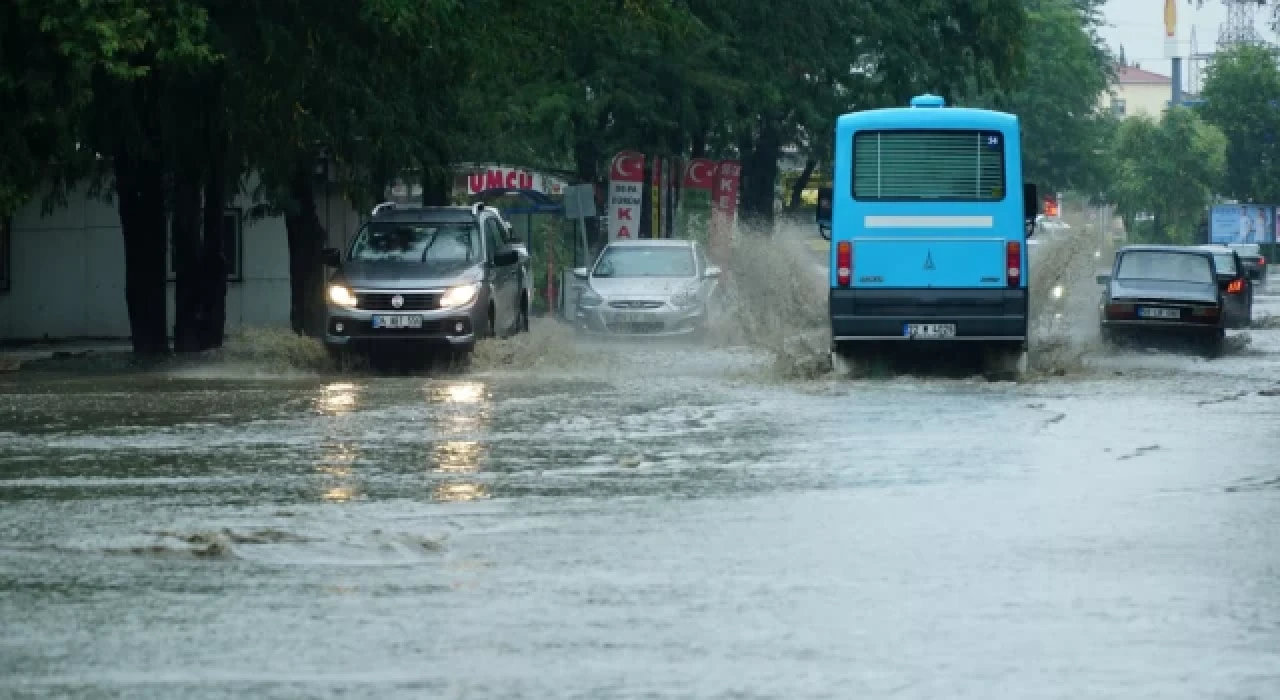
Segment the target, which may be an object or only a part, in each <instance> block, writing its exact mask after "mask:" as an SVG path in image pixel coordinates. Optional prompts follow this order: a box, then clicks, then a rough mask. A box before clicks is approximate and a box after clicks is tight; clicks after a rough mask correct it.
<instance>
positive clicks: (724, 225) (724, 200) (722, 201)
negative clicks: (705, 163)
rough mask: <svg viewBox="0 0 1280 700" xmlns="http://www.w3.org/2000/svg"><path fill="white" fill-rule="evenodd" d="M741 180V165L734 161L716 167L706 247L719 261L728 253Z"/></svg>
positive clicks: (727, 161)
mask: <svg viewBox="0 0 1280 700" xmlns="http://www.w3.org/2000/svg"><path fill="white" fill-rule="evenodd" d="M741 180H742V164H741V163H739V162H738V161H736V160H725V161H721V162H720V164H719V165H718V166H716V177H715V189H714V190H712V192H711V231H710V233H711V236H710V240H708V241H707V245H708V247H709V248H710V249H711V251H712V252H713V254H714V255H716V256H717V257H719V258H720V259H721V260H723V259H725V257H726V256H727V255H728V251H729V234H730V232H731V231H732V229H733V220H734V218H735V216H736V215H737V213H738V185H739V183H740V182H741Z"/></svg>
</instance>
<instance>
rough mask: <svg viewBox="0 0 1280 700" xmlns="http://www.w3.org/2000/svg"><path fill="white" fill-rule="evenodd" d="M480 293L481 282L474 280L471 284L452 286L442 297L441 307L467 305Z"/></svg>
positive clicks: (451, 307) (449, 307)
mask: <svg viewBox="0 0 1280 700" xmlns="http://www.w3.org/2000/svg"><path fill="white" fill-rule="evenodd" d="M479 293H480V283H479V282H473V283H471V284H460V285H458V286H456V287H450V288H449V289H448V290H447V291H445V293H444V295H443V296H441V297H440V308H443V309H455V308H457V307H459V306H466V305H467V304H470V303H471V302H472V301H474V300H475V298H476V295H478V294H479Z"/></svg>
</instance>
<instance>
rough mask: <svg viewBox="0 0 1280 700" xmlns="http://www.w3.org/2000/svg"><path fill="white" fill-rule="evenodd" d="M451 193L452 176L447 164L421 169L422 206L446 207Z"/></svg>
mask: <svg viewBox="0 0 1280 700" xmlns="http://www.w3.org/2000/svg"><path fill="white" fill-rule="evenodd" d="M452 195H453V176H452V172H451V171H450V170H449V168H448V166H445V165H439V166H434V167H429V168H427V167H424V168H423V169H422V206H424V207H447V206H449V200H450V199H451V198H452Z"/></svg>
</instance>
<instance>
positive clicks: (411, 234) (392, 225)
mask: <svg viewBox="0 0 1280 700" xmlns="http://www.w3.org/2000/svg"><path fill="white" fill-rule="evenodd" d="M483 257H484V256H483V251H482V250H481V248H480V232H479V230H478V229H477V228H476V225H475V224H473V223H470V222H424V221H375V222H370V223H368V224H365V226H364V228H362V229H361V230H360V233H359V234H357V236H356V240H355V242H354V243H353V244H352V246H351V258H350V259H351V260H354V261H358V262H407V263H419V262H426V261H428V260H449V261H456V262H479V261H480V260H481V259H483Z"/></svg>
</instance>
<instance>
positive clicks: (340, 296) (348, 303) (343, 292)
mask: <svg viewBox="0 0 1280 700" xmlns="http://www.w3.org/2000/svg"><path fill="white" fill-rule="evenodd" d="M329 301H331V302H333V303H334V304H335V305H337V306H341V307H344V308H348V309H354V308H355V306H356V304H358V303H360V302H359V300H358V299H356V295H355V294H352V293H351V290H350V289H348V288H347V287H345V286H343V285H341V284H333V285H329Z"/></svg>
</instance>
